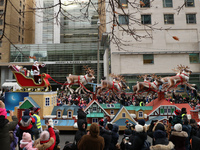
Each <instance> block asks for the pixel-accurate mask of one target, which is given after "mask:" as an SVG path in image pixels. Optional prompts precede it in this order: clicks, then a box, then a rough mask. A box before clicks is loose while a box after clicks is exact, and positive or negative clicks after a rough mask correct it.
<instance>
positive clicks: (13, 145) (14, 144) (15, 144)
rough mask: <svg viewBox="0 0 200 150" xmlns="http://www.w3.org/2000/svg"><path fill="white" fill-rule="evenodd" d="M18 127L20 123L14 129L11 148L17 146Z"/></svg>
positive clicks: (13, 148) (11, 149) (13, 149)
mask: <svg viewBox="0 0 200 150" xmlns="http://www.w3.org/2000/svg"><path fill="white" fill-rule="evenodd" d="M18 128H19V125H18V124H17V125H16V127H15V129H14V131H13V141H12V142H11V143H10V150H15V148H16V146H17V143H18V137H17V136H16V133H17V130H18Z"/></svg>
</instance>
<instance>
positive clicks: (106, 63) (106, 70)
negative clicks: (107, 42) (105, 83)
mask: <svg viewBox="0 0 200 150" xmlns="http://www.w3.org/2000/svg"><path fill="white" fill-rule="evenodd" d="M108 52H109V50H108V48H106V50H105V52H104V56H103V62H104V77H106V79H108V77H109V60H108V58H109V53H108Z"/></svg>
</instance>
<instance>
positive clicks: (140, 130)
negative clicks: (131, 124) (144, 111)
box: [126, 124, 147, 150]
mask: <svg viewBox="0 0 200 150" xmlns="http://www.w3.org/2000/svg"><path fill="white" fill-rule="evenodd" d="M144 129H145V127H144V126H142V125H140V124H137V125H135V133H134V135H132V136H131V137H130V138H129V142H128V143H126V148H127V149H134V150H141V149H142V148H143V147H144V143H145V141H146V140H147V133H146V132H145V131H144Z"/></svg>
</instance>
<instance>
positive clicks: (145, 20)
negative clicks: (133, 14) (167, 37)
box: [141, 15, 151, 24]
mask: <svg viewBox="0 0 200 150" xmlns="http://www.w3.org/2000/svg"><path fill="white" fill-rule="evenodd" d="M141 23H142V24H151V15H141Z"/></svg>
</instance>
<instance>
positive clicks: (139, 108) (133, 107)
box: [125, 105, 153, 111]
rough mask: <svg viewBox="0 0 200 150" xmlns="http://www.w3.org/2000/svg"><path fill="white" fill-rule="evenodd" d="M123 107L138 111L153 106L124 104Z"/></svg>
mask: <svg viewBox="0 0 200 150" xmlns="http://www.w3.org/2000/svg"><path fill="white" fill-rule="evenodd" d="M125 108H126V109H127V110H135V111H139V110H153V106H133V105H131V106H125Z"/></svg>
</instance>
